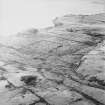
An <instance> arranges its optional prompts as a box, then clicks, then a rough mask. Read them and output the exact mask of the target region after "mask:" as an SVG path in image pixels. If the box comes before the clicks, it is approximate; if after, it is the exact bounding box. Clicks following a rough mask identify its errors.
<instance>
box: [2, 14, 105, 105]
mask: <svg viewBox="0 0 105 105" xmlns="http://www.w3.org/2000/svg"><path fill="white" fill-rule="evenodd" d="M53 22H54V25H55V26H54V27H48V28H45V29H41V30H37V29H30V30H28V31H25V32H20V33H18V34H17V35H11V37H10V36H8V37H4V38H3V37H2V38H1V39H0V105H105V13H101V14H95V15H65V16H64V17H58V18H56V19H55V20H54V21H53Z"/></svg>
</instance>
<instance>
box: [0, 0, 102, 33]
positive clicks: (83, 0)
mask: <svg viewBox="0 0 105 105" xmlns="http://www.w3.org/2000/svg"><path fill="white" fill-rule="evenodd" d="M92 1H95V0H1V1H0V5H1V11H0V12H1V13H0V14H1V19H0V21H1V26H0V27H1V29H2V30H0V33H1V34H0V35H10V34H15V33H17V32H20V31H22V30H26V29H28V28H33V27H34V28H43V27H48V26H52V25H53V23H52V20H53V19H54V18H56V17H59V16H63V15H65V14H93V13H99V12H103V6H102V5H99V4H94V3H92ZM96 1H97V0H96Z"/></svg>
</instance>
